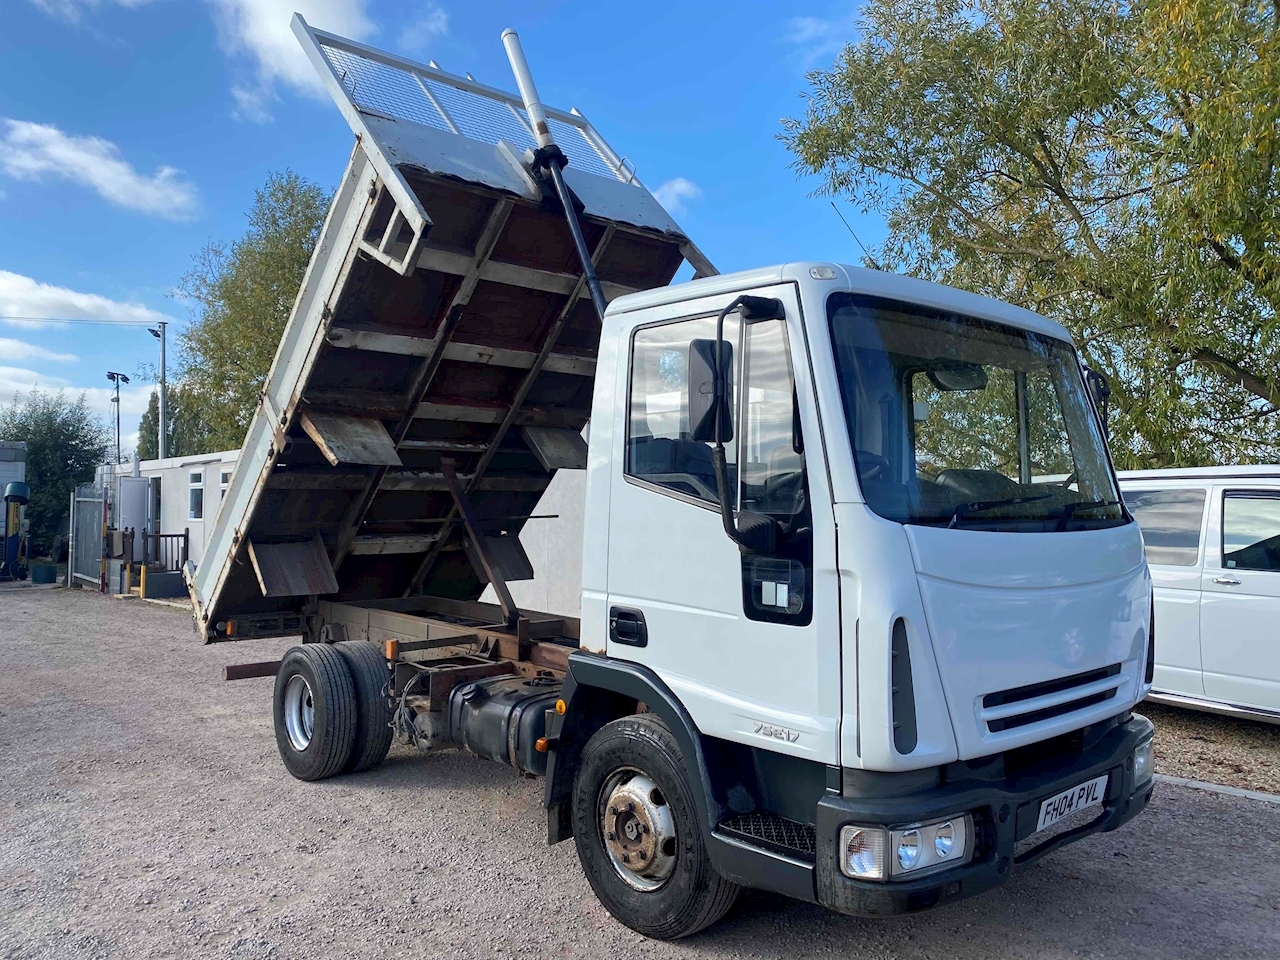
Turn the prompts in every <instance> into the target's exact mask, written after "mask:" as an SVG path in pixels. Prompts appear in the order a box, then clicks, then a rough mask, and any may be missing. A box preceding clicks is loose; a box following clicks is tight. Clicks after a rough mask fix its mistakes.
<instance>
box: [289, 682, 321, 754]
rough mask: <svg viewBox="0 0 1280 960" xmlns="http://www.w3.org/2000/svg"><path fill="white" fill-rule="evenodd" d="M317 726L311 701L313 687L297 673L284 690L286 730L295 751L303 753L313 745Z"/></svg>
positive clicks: (313, 705)
mask: <svg viewBox="0 0 1280 960" xmlns="http://www.w3.org/2000/svg"><path fill="white" fill-rule="evenodd" d="M315 725H316V707H315V702H314V701H313V700H312V699H311V685H310V684H308V683H307V678H306V677H304V676H303V675H302V674H300V673H295V674H294V675H293V676H292V677H290V678H289V682H288V683H287V684H285V688H284V729H285V731H286V732H287V733H288V734H289V742H290V743H292V744H293V749H295V750H298V751H303V750H305V749H307V747H309V746H310V745H311V733H312V731H313V730H314V729H315Z"/></svg>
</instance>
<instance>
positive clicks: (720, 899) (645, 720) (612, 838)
mask: <svg viewBox="0 0 1280 960" xmlns="http://www.w3.org/2000/svg"><path fill="white" fill-rule="evenodd" d="M573 820H574V824H573V827H574V841H575V843H576V845H577V848H578V859H579V860H580V861H581V862H582V869H583V871H584V872H585V873H586V875H587V880H588V881H589V882H590V883H591V887H592V889H593V890H594V891H595V893H596V896H597V897H598V898H599V899H600V902H601V903H602V904H604V906H605V909H607V910H608V911H609V912H610V913H611V914H613V916H614V917H615V918H616V919H618V920H619V921H620V922H622V923H624V924H626V925H627V926H628V927H630V928H631V929H633V930H635V931H637V932H638V933H642V934H644V935H645V936H647V937H655V938H657V939H659V940H675V939H677V938H679V937H687V936H689V935H690V934H692V933H697V932H698V931H699V930H701V929H703V928H704V927H707V926H710V925H711V924H713V923H715V922H716V921H717V920H719V919H720V918H721V917H722V916H724V914H725V912H726V911H728V909H729V908H730V907H731V906H733V901H734V900H735V899H736V898H737V895H738V889H739V888H738V886H737V885H736V884H733V883H730V882H729V881H728V880H726V879H724V877H722V876H720V875H719V874H718V873H716V871H715V868H714V867H713V866H712V865H711V861H710V859H709V858H708V856H707V850H706V845H705V843H704V842H703V838H702V830H701V829H700V827H699V823H698V812H697V807H696V805H695V804H694V800H693V791H692V789H691V788H690V787H689V783H688V780H687V778H686V776H685V766H684V758H683V757H682V756H681V754H680V748H679V747H678V746H677V745H676V741H675V738H674V737H673V736H672V735H671V731H670V730H668V729H667V727H666V726H665V725H664V724H663V723H662V722H661V721H660V720H658V719H657V718H655V717H653V716H652V715H643V716H634V717H625V718H623V719H621V720H615V721H614V722H613V723H610V724H606V725H605V726H604V727H602V728H601V729H600V730H599V731H597V733H596V734H595V736H593V737H592V738H591V740H590V741H588V743H587V745H586V747H585V748H584V749H583V752H582V758H581V760H580V762H579V765H578V772H577V776H576V777H575V778H574V788H573Z"/></svg>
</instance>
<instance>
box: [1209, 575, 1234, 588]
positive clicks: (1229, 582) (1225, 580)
mask: <svg viewBox="0 0 1280 960" xmlns="http://www.w3.org/2000/svg"><path fill="white" fill-rule="evenodd" d="M1213 582H1214V583H1220V584H1222V585H1223V586H1224V587H1238V586H1240V581H1239V580H1237V579H1236V578H1235V577H1214V578H1213Z"/></svg>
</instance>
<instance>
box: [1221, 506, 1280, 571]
mask: <svg viewBox="0 0 1280 960" xmlns="http://www.w3.org/2000/svg"><path fill="white" fill-rule="evenodd" d="M1222 565H1223V566H1224V567H1227V568H1229V569H1232V570H1280V492H1277V493H1268V492H1265V491H1256V492H1255V491H1250V490H1228V491H1227V493H1226V496H1225V499H1224V500H1223V502H1222Z"/></svg>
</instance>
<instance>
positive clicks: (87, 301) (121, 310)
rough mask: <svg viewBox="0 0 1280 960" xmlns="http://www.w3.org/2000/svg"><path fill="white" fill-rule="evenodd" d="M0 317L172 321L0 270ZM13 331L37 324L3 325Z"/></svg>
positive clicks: (126, 304) (134, 306)
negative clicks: (9, 326) (15, 328)
mask: <svg viewBox="0 0 1280 960" xmlns="http://www.w3.org/2000/svg"><path fill="white" fill-rule="evenodd" d="M0 317H4V318H9V317H48V318H52V319H55V320H61V319H77V318H88V319H92V320H130V321H135V322H143V323H157V322H159V321H161V320H169V321H172V320H173V318H172V317H169V316H166V315H165V314H163V313H160V312H159V311H157V310H152V309H151V308H150V307H146V306H143V305H142V304H140V303H129V302H121V301H119V300H111V299H108V298H107V297H103V296H100V295H98V294H96V293H81V292H79V291H77V290H70V289H68V288H66V287H55V286H53V285H52V284H48V283H40V282H39V281H38V280H33V279H32V278H31V277H24V276H23V275H22V274H20V273H10V272H9V271H8V270H0ZM5 322H7V323H8V324H10V325H11V326H15V327H35V326H40V325H41V324H39V323H35V322H32V321H27V320H8V319H6V321H5Z"/></svg>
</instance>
